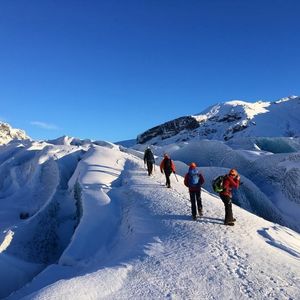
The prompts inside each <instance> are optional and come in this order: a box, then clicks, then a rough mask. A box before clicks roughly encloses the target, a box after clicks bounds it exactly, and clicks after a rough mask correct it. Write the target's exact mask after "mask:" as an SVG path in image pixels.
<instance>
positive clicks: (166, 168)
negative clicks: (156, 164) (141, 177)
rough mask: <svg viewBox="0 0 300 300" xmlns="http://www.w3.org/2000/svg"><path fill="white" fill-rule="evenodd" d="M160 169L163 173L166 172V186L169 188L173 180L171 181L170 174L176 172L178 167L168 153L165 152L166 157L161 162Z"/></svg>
mask: <svg viewBox="0 0 300 300" xmlns="http://www.w3.org/2000/svg"><path fill="white" fill-rule="evenodd" d="M160 171H161V173H164V174H165V176H166V186H167V187H168V188H170V187H171V181H170V175H171V174H172V173H174V174H175V172H176V167H175V164H174V162H173V160H172V159H171V158H170V156H169V155H168V154H166V153H165V154H164V159H163V160H162V161H161V163H160Z"/></svg>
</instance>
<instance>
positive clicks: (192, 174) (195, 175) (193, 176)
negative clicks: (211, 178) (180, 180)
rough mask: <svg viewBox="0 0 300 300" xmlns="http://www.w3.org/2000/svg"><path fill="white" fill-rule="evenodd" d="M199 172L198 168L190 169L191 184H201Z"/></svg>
mask: <svg viewBox="0 0 300 300" xmlns="http://www.w3.org/2000/svg"><path fill="white" fill-rule="evenodd" d="M199 180H200V178H199V174H198V171H197V170H196V169H193V170H190V171H189V186H190V187H192V186H196V185H198V184H199Z"/></svg>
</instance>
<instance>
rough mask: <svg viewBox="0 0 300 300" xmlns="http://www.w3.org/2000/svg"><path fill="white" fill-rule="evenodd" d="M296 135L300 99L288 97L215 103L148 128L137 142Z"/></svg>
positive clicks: (299, 122) (159, 142) (163, 143)
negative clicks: (204, 108) (201, 110)
mask: <svg viewBox="0 0 300 300" xmlns="http://www.w3.org/2000/svg"><path fill="white" fill-rule="evenodd" d="M192 121H193V122H192ZM191 124H192V125H191ZM299 136H300V97H297V96H291V97H287V98H283V99H280V100H278V101H275V102H266V101H258V102H254V103H250V102H246V101H240V100H234V101H228V102H224V103H218V104H216V105H213V106H211V107H209V108H207V109H206V110H204V111H203V112H201V113H200V114H195V115H193V116H186V117H181V118H178V119H175V120H171V121H168V122H166V123H164V124H161V125H158V126H156V127H154V128H151V129H149V130H147V131H145V132H144V133H141V134H140V135H138V137H137V142H138V143H140V144H144V143H145V142H147V143H148V144H155V145H167V144H171V143H174V141H176V142H180V141H192V140H195V139H196V140H199V139H210V140H221V141H228V140H230V139H233V138H234V139H237V138H243V137H294V138H296V137H298V138H299Z"/></svg>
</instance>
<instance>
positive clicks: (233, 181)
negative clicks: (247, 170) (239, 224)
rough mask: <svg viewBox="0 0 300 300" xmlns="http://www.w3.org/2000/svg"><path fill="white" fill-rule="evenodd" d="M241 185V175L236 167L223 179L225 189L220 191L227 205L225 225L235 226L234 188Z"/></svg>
mask: <svg viewBox="0 0 300 300" xmlns="http://www.w3.org/2000/svg"><path fill="white" fill-rule="evenodd" d="M239 185H240V176H239V174H238V172H237V170H235V169H231V170H230V171H229V173H228V175H226V176H225V177H224V179H223V191H222V192H220V193H219V195H220V198H221V199H222V201H223V203H224V206H225V220H224V224H225V225H230V226H233V225H234V222H235V218H234V217H233V214H232V189H233V188H236V189H237V188H238V187H239Z"/></svg>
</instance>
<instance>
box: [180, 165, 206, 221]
mask: <svg viewBox="0 0 300 300" xmlns="http://www.w3.org/2000/svg"><path fill="white" fill-rule="evenodd" d="M203 183H204V177H203V176H202V174H201V173H200V172H199V171H198V170H197V165H196V164H195V163H194V162H193V163H191V164H190V167H189V171H188V173H186V174H185V176H184V185H185V186H186V187H188V188H189V193H190V200H191V204H192V218H193V220H196V203H197V208H198V214H199V216H202V215H203V210H202V201H201V186H202V185H203Z"/></svg>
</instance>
